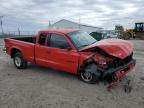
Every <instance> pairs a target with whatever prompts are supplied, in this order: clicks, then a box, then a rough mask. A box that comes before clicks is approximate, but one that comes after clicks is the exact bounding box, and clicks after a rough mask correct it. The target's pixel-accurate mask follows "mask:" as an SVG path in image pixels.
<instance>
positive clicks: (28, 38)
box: [10, 37, 36, 43]
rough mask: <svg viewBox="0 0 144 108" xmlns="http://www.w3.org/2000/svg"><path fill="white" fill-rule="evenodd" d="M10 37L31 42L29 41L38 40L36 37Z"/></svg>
mask: <svg viewBox="0 0 144 108" xmlns="http://www.w3.org/2000/svg"><path fill="white" fill-rule="evenodd" d="M10 39H14V40H19V41H24V42H29V43H35V42H36V37H15V38H10Z"/></svg>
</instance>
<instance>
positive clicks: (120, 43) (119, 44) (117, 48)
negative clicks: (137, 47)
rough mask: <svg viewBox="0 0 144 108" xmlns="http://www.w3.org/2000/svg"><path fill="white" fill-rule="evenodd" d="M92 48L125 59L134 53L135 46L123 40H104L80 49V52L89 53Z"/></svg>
mask: <svg viewBox="0 0 144 108" xmlns="http://www.w3.org/2000/svg"><path fill="white" fill-rule="evenodd" d="M91 48H100V49H102V50H103V51H105V52H106V53H108V54H109V55H112V56H114V57H118V58H120V59H124V58H125V57H127V56H129V55H130V54H131V53H132V51H133V44H132V43H131V42H129V41H125V40H122V39H104V40H101V41H98V42H96V43H94V44H91V45H88V46H86V47H84V48H82V49H80V51H87V50H89V49H91Z"/></svg>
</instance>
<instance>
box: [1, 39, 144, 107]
mask: <svg viewBox="0 0 144 108" xmlns="http://www.w3.org/2000/svg"><path fill="white" fill-rule="evenodd" d="M131 41H132V42H133V43H134V45H135V48H134V57H135V58H136V59H137V65H136V68H135V69H134V70H133V71H132V72H131V73H129V74H128V76H127V77H131V78H133V79H134V80H133V89H132V92H131V93H125V92H124V90H123V86H122V83H120V84H119V85H118V86H116V87H115V88H114V89H112V90H111V91H110V92H109V91H107V89H106V86H105V85H104V84H103V83H99V84H94V85H91V84H86V83H83V82H82V81H80V80H78V79H77V77H76V76H74V75H70V74H68V73H64V72H59V71H57V70H52V69H49V68H44V67H40V66H36V65H30V66H29V67H28V68H27V69H24V70H18V69H16V68H15V67H14V65H13V61H12V60H11V59H10V57H9V56H8V55H6V54H5V53H3V52H2V48H3V45H4V43H3V40H2V39H0V108H112V107H113V108H144V80H140V77H141V76H144V41H140V40H131Z"/></svg>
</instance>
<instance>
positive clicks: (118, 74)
mask: <svg viewBox="0 0 144 108" xmlns="http://www.w3.org/2000/svg"><path fill="white" fill-rule="evenodd" d="M135 64H136V60H135V59H132V60H131V61H130V62H128V63H126V64H125V65H122V66H119V67H116V68H111V69H108V70H105V71H104V72H103V75H102V79H105V78H110V77H114V78H115V79H120V78H122V77H124V76H125V75H126V74H127V73H128V72H129V71H130V70H132V69H133V68H134V67H135Z"/></svg>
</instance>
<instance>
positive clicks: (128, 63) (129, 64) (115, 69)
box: [97, 53, 136, 82]
mask: <svg viewBox="0 0 144 108" xmlns="http://www.w3.org/2000/svg"><path fill="white" fill-rule="evenodd" d="M105 61H106V62H103V64H101V65H98V68H99V71H100V72H101V79H104V80H107V81H108V82H112V81H116V80H119V79H121V78H123V77H124V76H126V74H127V73H128V72H130V70H132V69H133V68H134V67H135V64H136V60H135V59H133V53H131V54H130V55H129V56H127V57H125V58H124V59H120V58H117V57H113V56H111V57H110V60H105ZM97 64H99V62H97Z"/></svg>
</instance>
